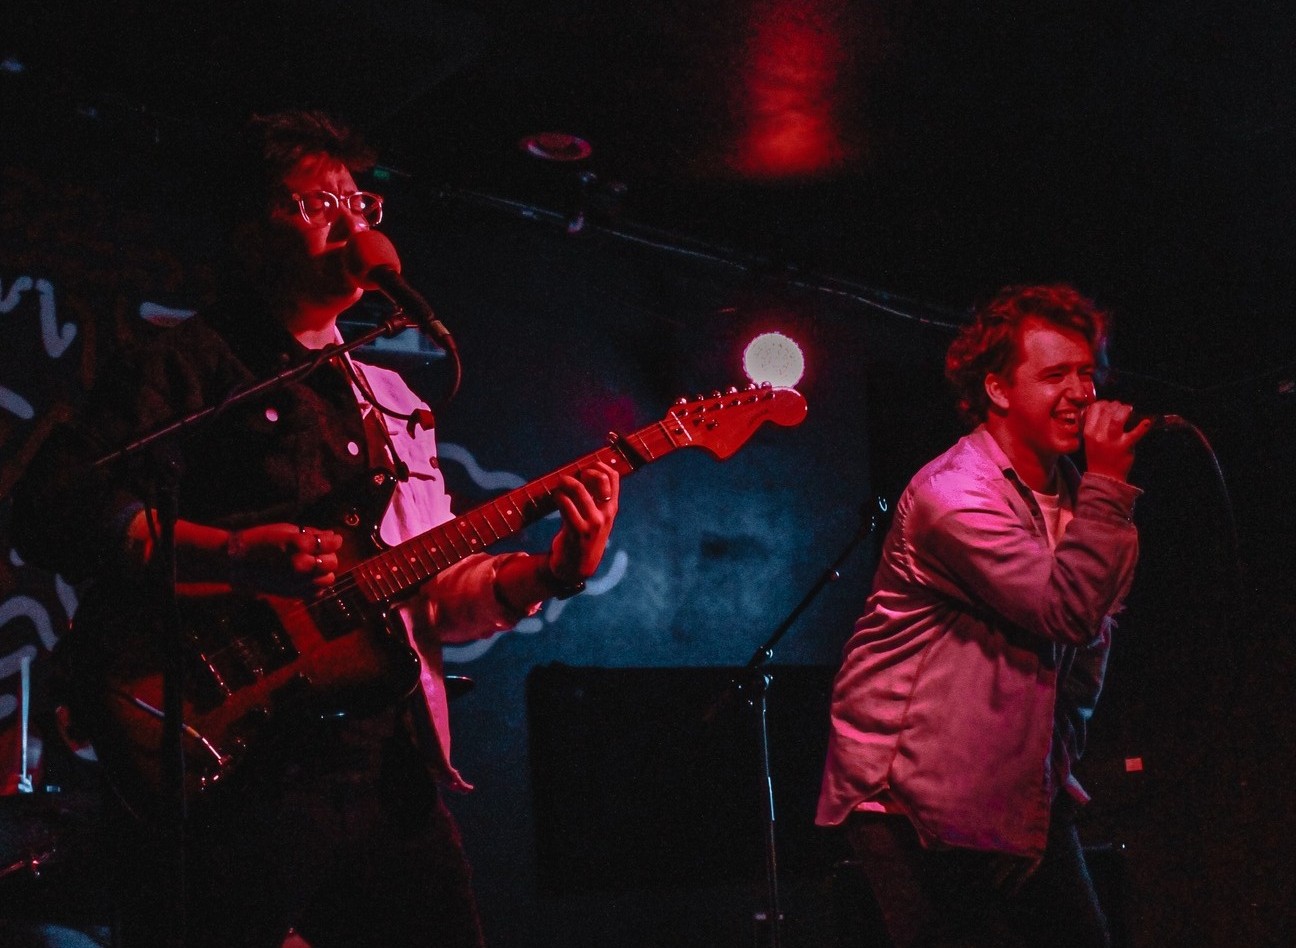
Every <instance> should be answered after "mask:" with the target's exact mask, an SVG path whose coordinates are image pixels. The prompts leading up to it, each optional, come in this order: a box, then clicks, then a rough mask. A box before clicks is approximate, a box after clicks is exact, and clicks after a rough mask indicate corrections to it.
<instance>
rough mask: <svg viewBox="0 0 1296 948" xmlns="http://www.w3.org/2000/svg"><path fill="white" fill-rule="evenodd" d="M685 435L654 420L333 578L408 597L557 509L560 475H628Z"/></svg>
mask: <svg viewBox="0 0 1296 948" xmlns="http://www.w3.org/2000/svg"><path fill="white" fill-rule="evenodd" d="M690 441H691V439H690V437H689V434H688V432H687V431H686V430H685V429H684V428H683V427H682V426H680V425H677V424H675V425H673V424H668V423H667V421H659V422H657V423H656V424H653V425H649V426H648V427H646V428H643V429H642V430H640V431H636V432H635V433H634V434H632V435H628V436H626V437H624V438H617V439H616V440H615V441H614V442H613V443H612V444H611V445H610V446H607V447H604V448H600V449H599V450H598V451H594V452H593V453H591V454H587V455H585V456H584V457H582V458H580V459H578V460H576V461H573V462H572V463H570V464H568V465H566V466H565V467H561V468H559V469H558V470H556V471H553V472H552V473H550V474H546V475H545V476H544V477H541V478H538V479H537V480H534V481H532V482H530V483H529V484H524V485H523V486H522V487H518V488H516V489H514V490H511V491H509V492H508V493H506V494H501V495H500V496H499V497H496V498H494V499H492V500H489V501H487V502H486V503H484V504H482V505H481V506H480V507H476V508H474V509H473V510H470V511H468V512H467V513H465V514H463V515H462V516H459V517H456V518H455V519H454V520H450V521H447V522H446V523H443V524H441V525H440V526H438V527H434V528H432V529H431V530H429V531H427V532H426V533H422V534H419V535H418V536H416V537H414V538H412V539H410V540H406V541H405V542H404V543H401V544H399V545H398V546H394V547H391V548H390V549H387V550H384V551H383V552H382V553H379V554H377V555H376V556H373V557H371V558H369V559H367V560H365V561H364V562H362V563H359V564H358V565H356V566H355V567H353V568H352V569H351V570H349V571H348V572H347V573H346V574H344V575H343V576H341V577H339V582H340V583H342V582H347V581H353V582H354V583H355V585H356V587H357V588H358V589H359V590H360V592H361V593H362V594H363V595H364V597H365V599H366V600H367V601H369V602H371V603H387V602H392V601H394V600H397V599H400V598H402V597H403V596H406V595H409V594H410V593H412V592H413V591H414V590H415V589H417V588H418V587H419V586H421V585H423V584H424V583H426V582H427V581H428V580H430V579H432V578H433V577H434V576H436V575H437V574H438V573H440V572H441V571H442V570H444V569H447V568H448V567H450V566H452V565H453V564H455V563H458V562H459V561H460V560H462V559H464V558H465V557H467V556H471V555H472V554H473V553H480V552H482V551H483V550H485V549H486V548H487V547H489V546H490V545H491V544H493V543H496V542H497V541H499V540H503V539H504V538H506V537H510V536H513V535H514V534H515V533H517V532H519V531H520V530H522V529H524V528H525V527H527V526H529V525H530V524H532V523H535V522H536V521H537V520H540V519H541V518H543V517H546V516H548V515H549V514H551V513H553V512H554V511H555V510H556V509H558V504H557V500H556V499H555V493H556V491H557V490H558V485H559V484H560V483H561V480H562V478H563V477H564V476H565V475H571V476H573V477H575V476H577V475H578V474H579V472H580V471H582V470H584V469H586V468H588V467H591V466H592V465H594V464H595V463H596V462H598V461H604V462H606V463H607V464H609V465H611V466H612V467H613V468H614V469H615V470H616V471H617V472H618V473H620V475H621V476H622V477H625V476H626V475H628V474H631V473H633V472H634V471H636V470H638V469H639V468H640V467H642V466H643V465H645V464H649V463H651V462H653V461H656V460H658V459H659V458H662V457H665V456H666V455H667V454H670V453H671V452H673V451H675V450H676V449H678V448H681V447H685V446H687V445H688V444H689V443H690Z"/></svg>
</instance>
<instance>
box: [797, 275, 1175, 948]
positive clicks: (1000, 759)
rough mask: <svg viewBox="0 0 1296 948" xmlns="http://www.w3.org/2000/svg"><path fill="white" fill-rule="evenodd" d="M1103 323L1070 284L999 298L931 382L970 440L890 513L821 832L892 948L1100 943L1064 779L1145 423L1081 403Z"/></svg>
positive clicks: (1102, 632)
mask: <svg viewBox="0 0 1296 948" xmlns="http://www.w3.org/2000/svg"><path fill="white" fill-rule="evenodd" d="M1106 321H1107V319H1106V315H1105V314H1104V313H1103V312H1102V311H1100V310H1099V309H1098V308H1097V307H1095V306H1094V304H1093V303H1092V302H1090V301H1089V300H1087V299H1085V298H1084V297H1083V296H1081V295H1080V294H1079V293H1077V292H1076V291H1075V290H1073V289H1071V288H1070V287H1067V286H1027V287H1012V288H1008V289H1005V290H1003V291H1002V292H1001V293H1000V294H999V295H998V296H997V297H995V298H994V299H993V300H992V301H991V302H990V303H988V304H987V305H986V306H984V307H983V308H982V309H981V310H980V311H979V312H978V313H977V315H976V318H975V320H974V321H973V322H972V323H971V324H970V325H968V326H967V327H966V328H965V329H964V330H963V331H962V333H961V334H960V335H959V337H958V338H957V339H956V340H955V341H954V343H953V344H952V345H951V346H950V349H949V352H948V354H947V356H946V363H945V371H946V376H947V378H948V379H949V381H950V382H951V383H952V385H953V387H954V389H955V392H956V395H957V398H958V406H959V409H960V411H961V413H962V414H963V415H964V417H965V419H966V420H967V421H968V422H969V423H970V424H971V425H972V426H974V430H973V431H972V432H971V433H970V434H968V435H966V436H965V437H963V438H962V439H961V440H959V441H958V442H957V443H956V444H955V445H954V446H953V447H952V448H950V449H949V450H948V451H946V452H945V453H944V454H942V455H941V456H940V457H938V458H936V459H935V460H933V461H931V462H930V463H928V464H927V465H926V466H925V467H924V468H923V469H922V470H921V471H919V472H918V474H917V475H915V476H914V478H913V480H912V481H910V483H909V486H908V487H907V488H906V490H905V491H904V493H903V494H902V496H901V498H900V501H899V503H898V504H897V505H896V510H895V518H894V522H893V524H892V527H891V530H890V532H889V534H888V536H887V539H886V543H885V544H884V547H883V550H882V555H881V560H880V562H879V565H878V569H877V574H876V576H875V578H874V584H873V592H872V595H871V596H870V597H869V600H868V604H867V607H866V608H865V611H864V614H863V616H862V617H861V618H860V619H859V621H858V622H857V623H856V626H855V631H854V634H853V635H852V636H851V638H850V639H849V641H848V642H847V643H846V647H845V650H844V660H843V663H842V667H841V669H840V671H839V672H838V674H837V678H836V682H835V684H834V688H833V697H832V716H831V717H832V721H831V724H832V730H831V735H830V739H829V749H828V759H827V764H826V767H825V770H824V777H823V787H822V790H821V794H820V798H819V813H818V822H819V823H820V824H822V825H840V826H844V828H845V833H846V836H847V838H848V840H849V841H850V843H851V846H852V848H853V849H854V851H855V853H856V854H857V856H858V857H859V859H860V860H861V863H862V865H863V869H864V872H865V874H866V876H867V877H868V880H869V883H870V886H871V888H872V890H873V892H874V894H875V896H876V898H877V902H878V905H879V907H880V908H881V911H882V914H883V917H884V918H885V920H886V925H887V928H888V930H889V932H890V935H891V938H892V940H893V941H894V943H895V945H896V946H897V948H909V946H917V945H923V946H935V945H960V946H968V945H976V946H984V948H1017V946H1043V945H1048V946H1051V948H1056V946H1086V948H1090V946H1103V945H1106V944H1108V943H1109V935H1108V931H1107V924H1106V920H1105V918H1104V915H1103V912H1102V910H1101V908H1100V906H1099V905H1098V901H1097V898H1096V896H1095V894H1094V889H1093V885H1092V882H1091V880H1090V878H1089V874H1088V871H1087V868H1086V866H1085V863H1084V856H1083V853H1082V851H1081V849H1080V846H1079V843H1078V841H1077V836H1076V831H1075V826H1074V822H1073V820H1074V816H1075V815H1076V813H1077V811H1078V808H1079V807H1080V806H1081V805H1082V804H1083V803H1084V802H1085V801H1086V799H1087V797H1086V795H1085V792H1084V790H1083V789H1082V788H1081V787H1080V784H1079V783H1078V782H1077V780H1076V778H1075V776H1074V774H1073V769H1074V766H1075V764H1076V762H1077V760H1078V759H1079V757H1080V754H1081V752H1082V751H1083V749H1084V743H1085V735H1086V723H1087V721H1088V719H1089V717H1090V716H1091V714H1092V713H1093V709H1094V705H1095V702H1096V701H1097V698H1098V693H1099V690H1100V688H1101V685H1102V680H1103V674H1104V670H1105V668H1106V662H1107V655H1108V651H1109V649H1110V647H1111V636H1112V629H1113V621H1112V616H1113V614H1115V613H1116V612H1117V611H1118V610H1119V609H1120V606H1121V601H1122V599H1123V597H1124V596H1125V595H1126V593H1127V591H1128V589H1129V586H1130V583H1131V581H1132V579H1133V574H1134V564H1135V560H1136V559H1137V555H1138V536H1137V532H1136V530H1135V527H1134V524H1133V523H1132V522H1131V514H1132V511H1133V506H1134V499H1135V497H1136V495H1137V494H1138V493H1139V491H1138V490H1137V489H1136V488H1134V487H1132V486H1130V484H1128V483H1127V482H1126V475H1127V474H1128V472H1129V470H1130V467H1131V465H1132V464H1133V461H1134V447H1135V445H1136V444H1137V443H1138V442H1139V440H1140V439H1141V438H1143V437H1144V436H1145V435H1146V434H1147V432H1148V431H1149V430H1150V428H1151V424H1152V423H1151V421H1148V420H1144V421H1141V422H1139V423H1138V424H1137V425H1134V426H1132V429H1131V430H1130V431H1126V430H1125V427H1126V424H1127V422H1128V421H1129V419H1130V414H1131V409H1130V407H1129V406H1128V405H1122V404H1119V403H1116V402H1110V401H1099V400H1097V399H1096V396H1095V390H1094V379H1095V375H1096V373H1097V370H1098V367H1099V365H1100V364H1101V356H1102V353H1103V347H1104V342H1105V333H1106ZM1081 449H1083V452H1084V468H1085V470H1084V473H1083V475H1081V474H1078V473H1077V471H1076V468H1075V467H1074V466H1073V465H1072V463H1071V461H1070V460H1069V459H1068V457H1067V455H1071V454H1075V453H1076V452H1078V451H1080V450H1081Z"/></svg>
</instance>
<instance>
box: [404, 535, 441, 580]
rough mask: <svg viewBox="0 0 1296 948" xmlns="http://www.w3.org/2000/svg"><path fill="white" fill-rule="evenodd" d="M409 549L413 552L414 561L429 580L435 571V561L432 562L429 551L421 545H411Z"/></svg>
mask: <svg viewBox="0 0 1296 948" xmlns="http://www.w3.org/2000/svg"><path fill="white" fill-rule="evenodd" d="M410 547H411V548H412V549H413V550H414V559H415V561H416V562H417V563H418V565H419V568H420V569H421V570H422V571H423V572H424V573H425V574H426V576H427V578H431V577H432V575H433V574H434V573H436V571H437V570H436V561H435V560H433V558H432V554H431V551H430V550H428V548H427V546H426V545H425V544H422V543H411V544H410Z"/></svg>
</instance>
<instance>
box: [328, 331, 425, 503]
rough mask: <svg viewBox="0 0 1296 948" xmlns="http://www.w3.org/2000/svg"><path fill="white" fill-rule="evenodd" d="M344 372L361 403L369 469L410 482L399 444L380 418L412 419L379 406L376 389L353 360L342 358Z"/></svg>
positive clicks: (407, 468)
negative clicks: (397, 446) (375, 393)
mask: <svg viewBox="0 0 1296 948" xmlns="http://www.w3.org/2000/svg"><path fill="white" fill-rule="evenodd" d="M342 369H343V371H344V372H345V373H346V375H347V377H348V378H349V379H350V380H351V387H352V390H353V391H354V392H355V396H356V401H357V402H359V403H360V414H361V417H362V418H363V419H364V427H365V445H366V447H367V449H368V454H369V466H370V467H371V468H375V469H380V470H384V471H388V472H389V473H391V474H392V475H394V476H395V477H396V479H397V480H399V481H407V480H409V465H407V464H406V463H405V462H404V461H403V460H401V457H400V455H399V454H398V453H397V452H396V444H395V442H393V441H392V437H391V434H390V433H389V432H388V431H387V426H386V425H385V424H384V423H383V420H382V419H381V418H380V417H378V413H379V412H382V413H383V414H386V415H391V416H392V417H394V418H400V419H409V418H410V416H409V415H402V414H400V413H398V412H393V411H389V410H388V409H386V408H384V407H383V406H382V405H381V404H379V402H378V399H377V398H376V397H375V396H374V393H373V389H372V388H371V387H370V385H369V380H368V379H366V378H365V377H364V372H362V371H361V369H360V367H359V366H358V365H356V364H355V363H354V362H353V361H352V360H351V359H350V358H347V357H343V358H342Z"/></svg>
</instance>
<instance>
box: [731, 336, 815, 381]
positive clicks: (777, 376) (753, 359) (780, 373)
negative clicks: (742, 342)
mask: <svg viewBox="0 0 1296 948" xmlns="http://www.w3.org/2000/svg"><path fill="white" fill-rule="evenodd" d="M743 371H744V372H746V373H747V378H749V379H751V380H752V381H753V382H755V383H756V384H757V385H760V384H761V383H763V382H769V383H770V384H771V385H773V386H774V387H775V388H791V387H792V386H794V385H796V383H797V382H799V381H801V376H802V375H803V374H805V356H803V355H802V353H801V347H800V346H798V345H797V344H796V343H795V342H793V341H792V340H791V339H789V338H788V337H787V336H785V335H783V334H782V333H781V332H766V333H761V334H760V335H759V336H757V337H756V338H755V339H753V340H752V341H751V342H749V343H747V348H746V349H745V350H744V351H743Z"/></svg>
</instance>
